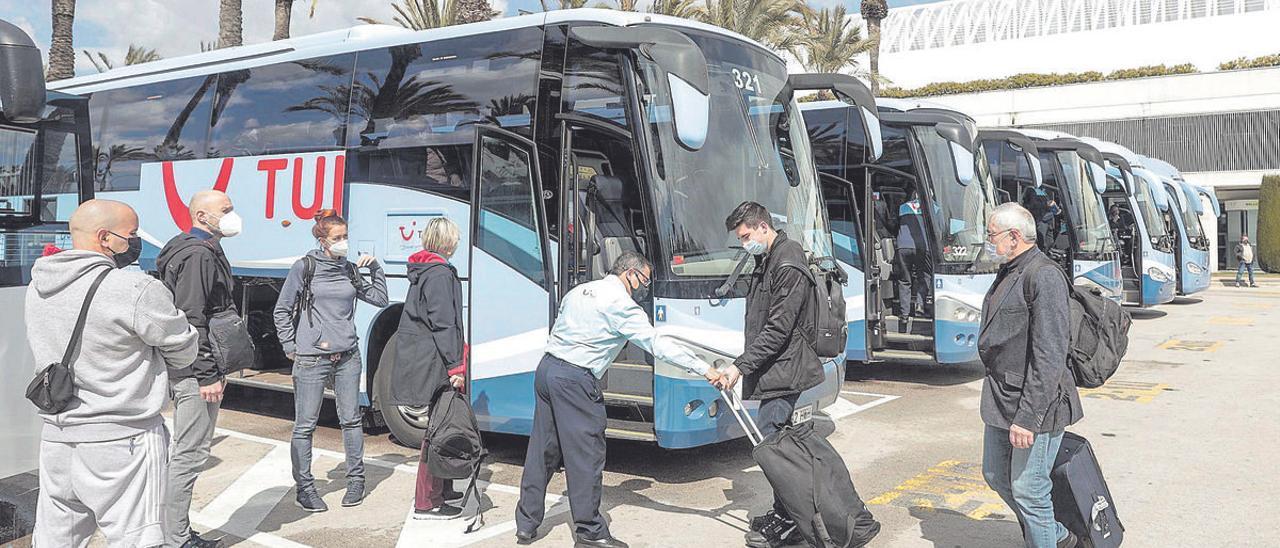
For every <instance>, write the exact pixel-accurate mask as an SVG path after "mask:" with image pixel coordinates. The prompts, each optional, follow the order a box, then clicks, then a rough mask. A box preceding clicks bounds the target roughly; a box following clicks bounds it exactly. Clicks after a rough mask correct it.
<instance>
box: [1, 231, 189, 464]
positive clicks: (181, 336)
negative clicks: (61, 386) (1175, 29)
mask: <svg viewBox="0 0 1280 548" xmlns="http://www.w3.org/2000/svg"><path fill="white" fill-rule="evenodd" d="M104 266H105V267H109V268H112V272H111V273H110V274H108V275H107V278H106V279H105V280H103V282H102V286H100V287H99V288H98V293H97V295H96V296H94V298H93V304H92V305H90V307H89V316H88V320H87V321H86V322H85V329H84V337H83V339H82V342H81V344H80V351H79V353H78V354H76V356H75V358H74V362H73V371H74V377H75V384H76V401H73V402H72V403H71V406H70V407H68V408H67V410H66V411H63V412H61V413H58V414H55V415H48V414H44V413H41V414H40V416H41V418H43V419H44V421H45V428H44V434H43V438H44V439H45V440H48V441H61V442H93V441H110V440H118V439H124V438H127V437H130V436H133V435H136V434H138V433H140V432H142V431H145V430H147V429H150V428H152V427H154V426H155V425H156V424H159V423H160V422H161V421H162V420H163V419H161V417H160V410H161V409H163V408H164V405H165V401H167V400H168V389H169V384H168V372H167V371H166V369H181V368H185V367H187V366H189V365H191V362H193V361H195V358H196V350H197V334H196V330H195V329H194V328H193V327H191V324H189V323H187V317H186V315H184V314H183V313H182V312H181V311H179V310H178V309H177V308H176V307H175V306H174V305H173V294H172V293H170V292H169V290H168V289H167V288H165V286H164V284H163V283H160V281H159V280H157V279H155V278H152V277H151V276H148V275H146V274H143V273H142V272H129V271H124V270H115V269H114V266H115V265H114V263H113V262H112V261H111V259H108V258H107V257H106V256H105V255H102V254H101V253H95V252H92V251H81V250H67V251H63V252H61V253H58V254H56V255H51V256H48V257H43V258H41V259H38V260H36V262H35V264H34V265H33V266H32V267H31V287H29V288H28V289H27V299H26V322H27V341H28V342H29V343H30V344H31V352H32V353H33V354H34V355H35V358H36V366H37V368H38V369H39V368H44V367H45V366H46V365H49V364H50V363H53V362H57V361H60V360H61V359H62V354H63V352H65V351H66V349H67V342H68V341H70V339H71V331H72V330H73V329H74V328H75V325H76V318H77V317H78V316H79V315H80V306H81V304H82V303H83V302H84V297H85V294H86V293H88V292H89V286H90V285H93V280H94V279H95V278H96V277H97V276H98V275H99V274H100V273H101V272H102V271H101V268H102V267H104ZM38 369H37V370H38Z"/></svg>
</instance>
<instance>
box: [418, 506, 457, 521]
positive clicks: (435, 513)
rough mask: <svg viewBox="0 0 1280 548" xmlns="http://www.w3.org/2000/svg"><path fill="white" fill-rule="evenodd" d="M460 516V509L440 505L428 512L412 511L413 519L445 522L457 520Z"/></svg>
mask: <svg viewBox="0 0 1280 548" xmlns="http://www.w3.org/2000/svg"><path fill="white" fill-rule="evenodd" d="M461 516H462V509H461V508H458V507H457V506H450V505H448V504H441V505H440V506H437V507H435V508H432V509H430V510H414V511H413V519H425V520H446V519H457V518H459V517H461Z"/></svg>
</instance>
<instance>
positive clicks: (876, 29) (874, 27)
mask: <svg viewBox="0 0 1280 548" xmlns="http://www.w3.org/2000/svg"><path fill="white" fill-rule="evenodd" d="M867 37H868V38H870V39H871V41H872V42H874V45H872V46H871V51H870V52H868V53H869V54H870V55H871V94H872V95H879V94H880V20H879V19H872V20H870V21H867Z"/></svg>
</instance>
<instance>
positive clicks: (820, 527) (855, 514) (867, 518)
mask: <svg viewBox="0 0 1280 548" xmlns="http://www.w3.org/2000/svg"><path fill="white" fill-rule="evenodd" d="M721 394H722V396H723V397H724V399H725V402H726V403H728V404H729V408H730V409H731V410H732V411H733V414H734V417H736V418H737V419H738V424H739V425H741V426H742V429H743V430H745V431H746V432H747V438H748V439H750V440H751V443H752V445H754V446H755V448H754V449H753V450H752V451H751V456H752V457H753V458H754V459H755V461H756V464H759V465H760V469H761V470H763V471H764V475H765V478H767V479H768V480H769V485H770V486H772V487H773V492H774V494H775V495H776V496H777V498H778V500H779V501H781V502H782V505H783V507H784V508H786V510H787V513H788V514H790V517H791V519H793V520H795V522H796V529H798V530H799V532H800V535H801V536H803V537H804V538H805V540H806V541H808V543H809V545H810V546H815V547H817V548H858V547H861V546H866V544H867V543H868V542H870V541H871V539H872V538H874V537H875V536H876V535H877V534H878V533H879V532H880V523H879V522H877V521H876V520H875V518H873V517H872V515H871V512H870V511H868V510H867V507H866V505H864V504H863V503H862V499H861V498H860V497H859V496H858V491H857V489H855V488H854V486H853V480H852V479H851V478H850V477H849V469H848V468H847V467H846V466H845V464H844V459H842V458H840V454H839V453H837V452H836V450H835V448H834V447H832V446H831V443H830V442H828V441H827V439H826V438H824V437H822V435H821V434H819V433H818V432H817V431H816V430H814V428H813V423H812V422H808V423H805V424H801V425H799V426H788V427H786V428H783V429H782V430H780V431H779V432H778V433H776V434H773V435H771V436H769V437H768V438H763V437H762V436H761V435H760V429H759V428H758V427H757V426H756V424H755V421H754V420H752V418H751V416H750V415H749V414H747V412H746V410H745V409H743V407H742V403H741V401H740V400H738V398H737V396H736V395H735V394H733V393H732V392H726V391H721Z"/></svg>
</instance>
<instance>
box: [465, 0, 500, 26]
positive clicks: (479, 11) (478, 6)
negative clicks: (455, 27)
mask: <svg viewBox="0 0 1280 548" xmlns="http://www.w3.org/2000/svg"><path fill="white" fill-rule="evenodd" d="M499 15H502V12H499V11H498V10H495V9H493V4H490V3H489V0H458V24H459V25H465V24H467V23H479V22H480V21H489V20H491V19H493V18H494V17H497V16H499Z"/></svg>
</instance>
